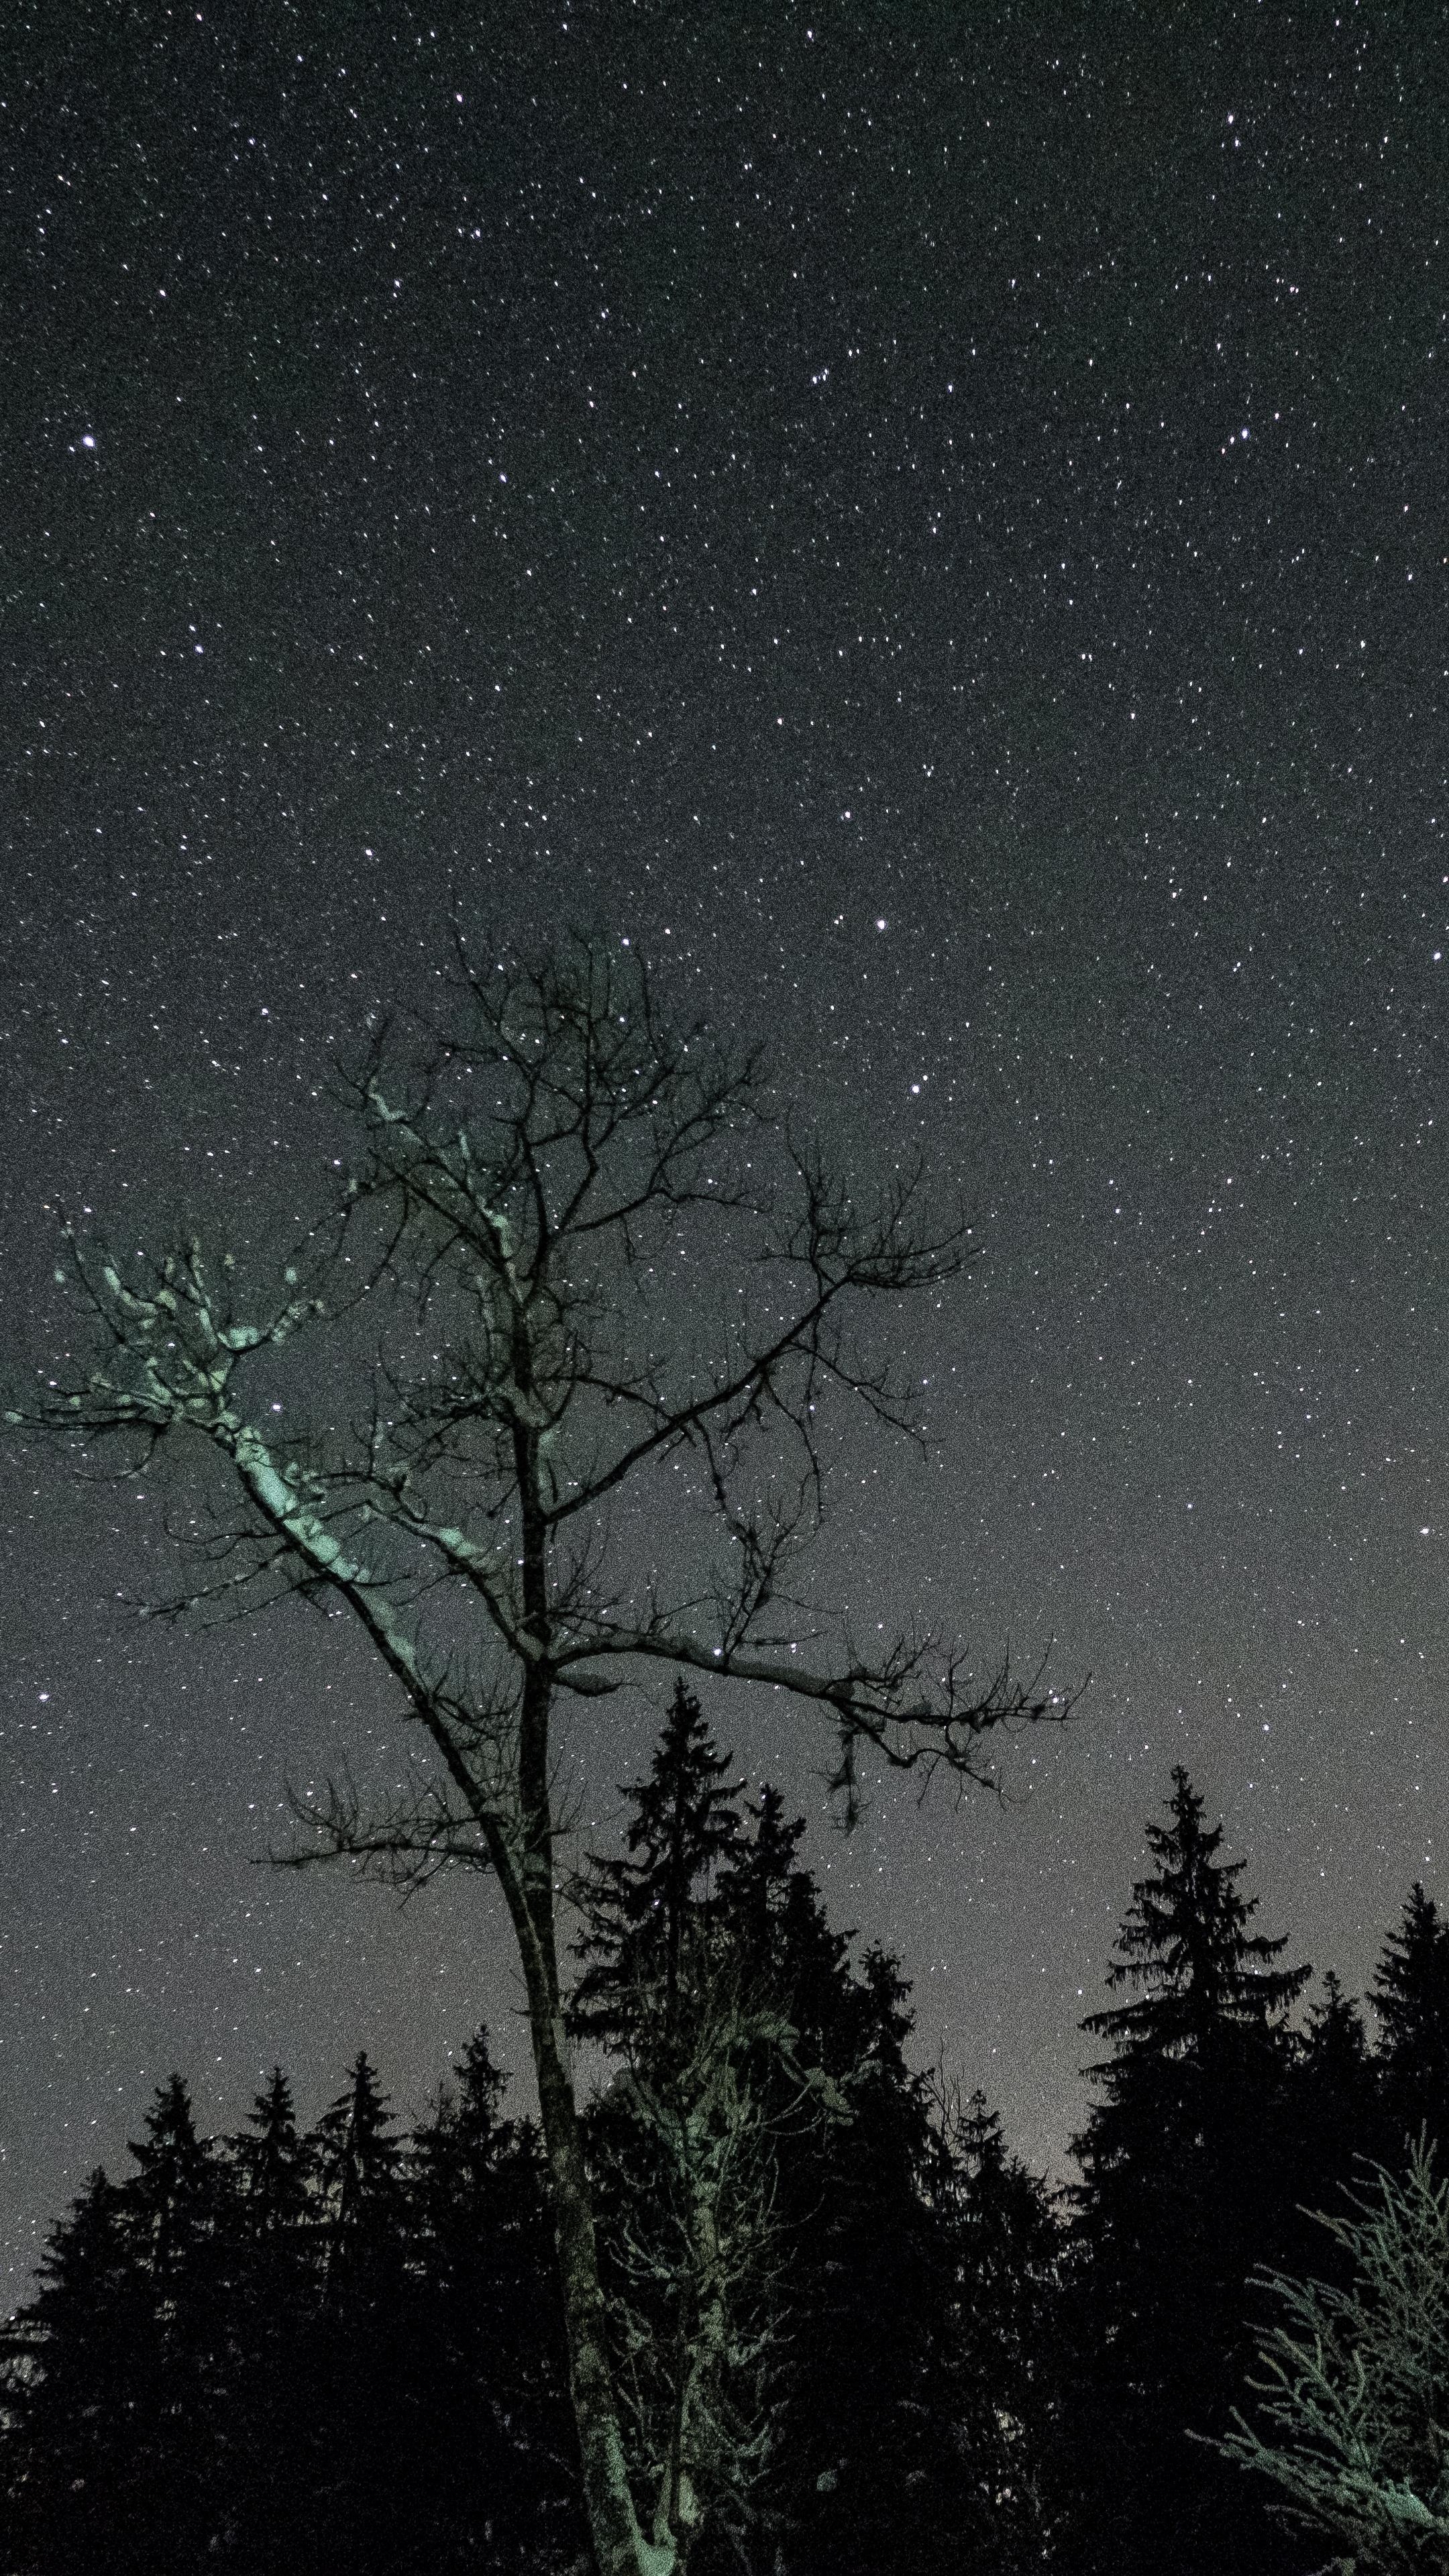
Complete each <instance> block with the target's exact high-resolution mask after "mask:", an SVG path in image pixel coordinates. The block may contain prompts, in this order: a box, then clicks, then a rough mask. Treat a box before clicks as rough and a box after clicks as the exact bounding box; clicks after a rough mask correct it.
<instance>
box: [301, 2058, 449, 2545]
mask: <svg viewBox="0 0 1449 2576" xmlns="http://www.w3.org/2000/svg"><path fill="white" fill-rule="evenodd" d="M310 2147H311V2152H312V2155H313V2157H314V2159H315V2167H316V2176H317V2183H316V2188H317V2194H318V2202H319V2208H320V2212H321V2219H320V2237H321V2245H322V2256H321V2270H322V2283H321V2296H320V2309H319V2314H318V2318H317V2323H316V2333H315V2342H314V2344H313V2368H314V2371H315V2374H316V2383H317V2388H318V2392H319V2403H318V2406H317V2410H316V2418H315V2420H316V2426H317V2453H318V2457H317V2467H316V2475H317V2495H318V2505H319V2508H320V2510H319V2517H318V2519H319V2545H320V2546H321V2547H323V2548H325V2550H326V2553H327V2560H330V2562H331V2563H333V2564H336V2563H337V2562H338V2561H339V2560H345V2559H349V2558H351V2559H356V2558H357V2557H358V2556H359V2555H360V2554H363V2553H366V2554H367V2555H368V2556H369V2557H370V2559H371V2561H372V2563H373V2564H378V2563H382V2564H385V2565H388V2566H390V2567H396V2568H398V2569H399V2570H401V2569H404V2568H407V2567H410V2566H411V2565H412V2563H413V2559H412V2556H411V2554H410V2553H411V2552H412V2551H413V2550H414V2549H415V2547H416V2546H417V2545H418V2543H419V2538H420V2535H419V2527H418V2517H417V2512H416V2501H415V2486H414V2481H415V2478H416V2473H417V2462H418V2457H419V2453H420V2450H421V2449H423V2448H424V2447H425V2446H424V2445H423V2444H422V2442H421V2440H420V2432H421V2427H420V2410H419V2391H418V2373H417V2369H416V2366H415V2365H416V2351H417V2344H416V2334H417V2320H416V2317H415V2315H414V2313H413V2310H414V2302H413V2299H412V2295H411V2289H412V2284H411V2281H410V2277H409V2271H408V2261H407V2257H408V2218H409V2211H408V2201H407V2191H406V2186H405V2178H404V2149H403V2142H402V2140H401V2139H400V2138H399V2137H398V2136H397V2134H396V2131H395V2126H394V2123H393V2120H392V2118H391V2115H390V2113H389V2111H388V2107H387V2097H386V2095H385V2094H384V2093H383V2091H382V2088H381V2086H380V2084H379V2082H378V2079H377V2075H376V2072H375V2071H374V2068H373V2066H372V2063H371V2061H370V2059H369V2058H368V2056H367V2053H366V2051H365V2050H362V2051H360V2052H359V2054H358V2056H357V2058H356V2060H355V2062H354V2064H353V2068H352V2073H351V2078H350V2081H349V2083H348V2085H347V2088H346V2090H345V2091H344V2092H343V2093H341V2094H339V2095H338V2097H337V2099H336V2101H335V2102H333V2103H332V2105H331V2106H330V2108H329V2109H328V2110H326V2111H325V2112H324V2113H323V2115H322V2117H321V2119H320V2120H319V2121H318V2123H317V2125H316V2128H315V2130H314V2131H313V2132H312V2137H311V2140H310ZM321 2563H326V2561H324V2560H320V2559H319V2564H321Z"/></svg>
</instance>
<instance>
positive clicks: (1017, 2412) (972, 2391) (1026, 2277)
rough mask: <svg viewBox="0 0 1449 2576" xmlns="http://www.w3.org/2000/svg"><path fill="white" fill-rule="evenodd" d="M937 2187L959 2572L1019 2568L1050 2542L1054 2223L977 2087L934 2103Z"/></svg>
mask: <svg viewBox="0 0 1449 2576" xmlns="http://www.w3.org/2000/svg"><path fill="white" fill-rule="evenodd" d="M942 2112H943V2117H942V2123H941V2129H942V2135H941V2150H942V2151H941V2155H940V2159H939V2164H938V2179H937V2186H936V2188H937V2193H938V2197H939V2199H940V2201H941V2203H942V2205H943V2206H944V2209H945V2211H946V2214H947V2217H948V2220H949V2235H950V2244H951V2254H952V2267H953V2276H954V2281H955V2288H956V2316H955V2336H954V2343H955V2351H954V2356H953V2358H954V2380H955V2403H954V2414H955V2424H954V2428H953V2429H954V2432H955V2438H956V2442H957V2445H958V2447H959V2450H960V2453H961V2457H962V2464H963V2468H964V2471H965V2475H966V2480H967V2483H968V2486H969V2503H968V2506H967V2509H966V2511H965V2512H964V2514H963V2516H962V2524H961V2541H962V2543H963V2544H964V2546H963V2547H962V2548H961V2552H960V2563H961V2564H962V2566H963V2568H969V2569H971V2570H973V2571H975V2570H977V2569H979V2570H980V2571H981V2576H1027V2571H1028V2570H1031V2569H1036V2568H1039V2567H1040V2566H1041V2565H1042V2564H1043V2561H1044V2559H1045V2557H1046V2555H1047V2547H1048V2541H1049V2536H1050V2535H1049V2525H1048V2510H1049V2508H1048V2502H1047V2494H1046V2484H1047V2461H1048V2458H1049V2455H1050V2449H1051V2443H1052V2438H1053V2431H1054V2418H1055V2414H1056V2409H1057V2404H1058V2386H1057V2372H1056V2368H1055V2358H1056V2356H1055V2349H1054V2346H1055V2335H1054V2328H1055V2304H1056V2297H1057V2274H1058V2265H1059V2260H1060V2254H1061V2228H1060V2224H1059V2221H1058V2216H1057V2209H1056V2205H1055V2202H1054V2199H1053V2196H1052V2194H1051V2193H1050V2192H1049V2191H1048V2190H1047V2188H1046V2187H1045V2185H1044V2184H1043V2183H1042V2182H1041V2181H1039V2180H1038V2178H1037V2177H1036V2175H1034V2174H1032V2173H1030V2172H1029V2171H1028V2170H1027V2168H1026V2166H1025V2165H1024V2164H1023V2163H1022V2162H1021V2160H1020V2158H1019V2157H1017V2156H1014V2155H1012V2154H1011V2153H1010V2151H1009V2149H1008V2147H1007V2145H1006V2140H1005V2138H1004V2136H1003V2134H1002V2126H1001V2119H1000V2115H999V2114H998V2113H997V2112H995V2111H993V2110H992V2109H991V2108H990V2107H989V2106H988V2104H987V2101H986V2097H985V2095H984V2094H982V2093H979V2092H978V2093H975V2094H973V2095H972V2097H971V2099H970V2101H969V2102H968V2103H967V2104H966V2105H965V2106H964V2108H958V2107H957V2106H956V2105H955V2104H954V2103H952V2102H951V2101H950V2100H949V2099H947V2100H945V2101H943V2104H942Z"/></svg>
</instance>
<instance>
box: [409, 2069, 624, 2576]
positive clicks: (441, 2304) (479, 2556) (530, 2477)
mask: <svg viewBox="0 0 1449 2576" xmlns="http://www.w3.org/2000/svg"><path fill="white" fill-rule="evenodd" d="M505 2091H506V2078H505V2077H504V2076H503V2075H502V2074H501V2073H500V2072H499V2070H498V2068H497V2067H496V2066H495V2065H494V2063H493V2058H492V2053H491V2051H490V2048H489V2044H488V2035H487V2032H486V2031H484V2030H480V2031H478V2032H477V2033H475V2035H474V2037H473V2038H472V2039H471V2040H470V2041H469V2043H468V2046H467V2048H466V2049H465V2050H464V2052H463V2055H462V2058H461V2061H460V2063H459V2065H458V2068H457V2071H456V2074H455V2076H454V2078H453V2080H452V2081H451V2082H450V2083H449V2084H448V2085H446V2086H444V2087H443V2089H442V2090H441V2092H440V2093H439V2094H438V2096H437V2098H436V2100H435V2101H434V2103H433V2105H432V2108H431V2111H430V2113H429V2116H428V2118H427V2119H426V2120H425V2121H424V2122H423V2124H422V2125H421V2127H420V2128H419V2129H418V2130H417V2132H416V2133H415V2135H414V2138H413V2141H412V2176H413V2181H412V2195H413V2206H414V2213H415V2222H416V2225H415V2236H414V2253H413V2260H414V2264H415V2266H416V2268H417V2273H418V2277H419V2282H420V2311H421V2315H422V2319H423V2324H424V2333H423V2337H422V2341H421V2344H420V2348H419V2351H418V2354H417V2362H418V2367H419V2372H420V2379H421V2388H420V2412H421V2416H422V2420H423V2422H424V2424H425V2426H426V2436H427V2443H428V2459H429V2463H430V2466H429V2474H428V2491H429V2496H430V2501H431V2506H432V2512H433V2515H434V2519H435V2531H434V2547H435V2548H436V2549H437V2550H438V2551H439V2552H440V2554H441V2557H442V2561H443V2563H444V2564H446V2565H448V2566H452V2565H454V2564H456V2565H458V2566H459V2567H460V2568H464V2567H466V2568H470V2569H471V2568H475V2567H479V2566H486V2567H489V2568H497V2569H500V2570H503V2569H509V2570H514V2571H518V2576H522V2571H525V2570H533V2569H538V2570H544V2569H550V2570H552V2569H564V2568H567V2567H572V2566H574V2565H575V2564H578V2565H582V2564H583V2563H584V2562H585V2559H586V2555H587V2535H586V2530H585V2525H584V2521H583V2515H582V2509H581V2498H580V2492H579V2476H578V2447H577V2439H576V2435H575V2430H574V2423H573V2417H572V2413H571V2411H570V2408H569V2403H568V2356H567V2348H566V2341H565V2335H564V2319H563V2309H562V2302H561V2299H560V2294H559V2286H558V2272H557V2266H556V2264H555V2262H554V2259H553V2248H552V2245H551V2242H550V2238H549V2227H548V2208H547V2196H546V2190H545V2183H544V2168H543V2160H542V2157H541V2154H540V2152H539V2145H538V2139H537V2134H536V2132H535V2131H534V2129H533V2128H532V2126H531V2124H529V2123H528V2122H526V2121H518V2120H511V2119H507V2118H505V2117H504V2115H503V2099H504V2094H505Z"/></svg>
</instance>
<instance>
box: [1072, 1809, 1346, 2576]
mask: <svg viewBox="0 0 1449 2576" xmlns="http://www.w3.org/2000/svg"><path fill="white" fill-rule="evenodd" d="M1203 1817H1204V1802H1203V1800H1202V1798H1201V1796H1200V1795H1199V1794H1198V1792H1197V1791H1196V1790H1195V1789H1194V1788H1193V1786H1192V1783H1191V1781H1190V1780H1189V1778H1188V1775H1187V1773H1186V1771H1184V1770H1182V1769H1180V1768H1179V1769H1178V1770H1176V1771H1174V1773H1173V1786H1172V1796H1171V1799H1170V1801H1169V1809H1168V1821H1167V1822H1166V1823H1165V1824H1158V1823H1152V1824H1149V1825H1148V1827H1147V1840H1148V1846H1149V1849H1150V1852H1151V1855H1152V1860H1153V1863H1154V1867H1153V1868H1152V1870H1151V1872H1150V1873H1149V1875H1148V1876H1147V1877H1145V1878H1143V1879H1141V1880H1139V1881H1138V1882H1137V1884H1136V1885H1135V1887H1134V1888H1133V1892H1132V1900H1133V1901H1132V1907H1131V1910H1130V1912H1129V1914H1128V1916H1127V1919H1126V1921H1125V1922H1124V1924H1123V1927H1122V1930H1121V1933H1120V1935H1119V1939H1118V1945H1117V1954H1116V1957H1115V1959H1114V1961H1113V1963H1112V1965H1111V1967H1110V1969H1109V1972H1108V1985H1109V1987H1110V1988H1112V1989H1113V1990H1115V1991H1117V1992H1119V1993H1122V1992H1124V1990H1125V1991H1126V1997H1127V1999H1126V2000H1124V2001H1123V2002H1121V2003H1118V2004H1114V2005H1111V2006H1109V2007H1108V2008H1107V2009H1106V2010H1104V2011H1102V2012H1098V2013H1092V2014H1090V2015H1089V2016H1088V2017H1087V2019H1086V2021H1085V2022H1084V2024H1083V2027H1084V2029H1086V2030H1087V2031H1089V2032H1090V2033H1091V2034H1092V2035H1093V2036H1094V2037H1102V2038H1105V2039H1108V2040H1110V2041H1111V2042H1112V2043H1113V2051H1112V2054H1111V2056H1110V2057H1108V2058H1106V2059H1105V2060H1103V2061H1101V2062H1099V2063H1098V2064H1096V2065H1094V2066H1093V2067H1092V2068H1091V2069H1090V2070H1089V2072H1090V2074H1091V2076H1092V2078H1093V2079H1094V2081H1095V2082H1096V2083H1097V2085H1098V2086H1099V2087H1100V2089H1101V2094H1102V2098H1101V2099H1100V2100H1099V2101H1098V2102H1097V2103H1095V2104H1094V2105H1093V2107H1092V2110H1091V2112H1090V2113H1089V2116H1088V2119H1087V2123H1086V2126H1085V2127H1084V2129H1083V2130H1082V2131H1081V2133H1080V2135H1079V2136H1078V2137H1077V2138H1076V2139H1075V2140H1074V2142H1073V2145H1074V2152H1075V2153H1076V2156H1077V2158H1078V2160H1079V2162H1080V2165H1081V2169H1082V2177H1083V2179H1082V2183H1081V2186H1080V2189H1079V2190H1078V2192H1077V2195H1076V2201H1077V2215H1076V2222H1075V2227H1074V2239H1075V2242H1074V2249H1073V2254H1074V2263H1073V2273H1072V2283H1073V2287H1072V2296H1071V2300H1070V2303H1069V2310H1068V2314H1069V2316H1070V2319H1071V2323H1072V2328H1073V2347H1074V2355H1073V2357H1074V2380H1075V2384H1074V2385H1073V2386H1072V2388H1071V2390H1070V2393H1069V2401H1068V2403H1069V2414H1070V2418H1071V2429H1070V2431H1069V2432H1068V2434H1067V2436H1066V2451H1065V2456H1066V2460H1067V2463H1068V2464H1069V2465H1068V2480H1067V2485H1068V2492H1067V2494H1066V2496H1065V2497H1064V2498H1062V2499H1061V2503H1062V2519H1063V2524H1064V2528H1065V2530H1066V2532H1067V2534H1068V2537H1067V2538H1066V2540H1065V2543H1064V2549H1065V2560H1066V2564H1067V2565H1068V2566H1069V2567H1070V2568H1071V2569H1072V2570H1073V2571H1074V2576H1109V2571H1110V2576H1158V2571H1160V2569H1161V2568H1162V2567H1163V2566H1164V2565H1170V2566H1172V2567H1173V2568H1174V2570H1176V2571H1178V2576H1199V2571H1201V2572H1202V2576H1207V2571H1208V2570H1217V2569H1218V2568H1220V2567H1221V2566H1222V2565H1224V2564H1225V2563H1226V2564H1230V2565H1232V2566H1233V2567H1234V2568H1235V2569H1236V2570H1239V2571H1242V2576H1249V2571H1253V2570H1257V2569H1262V2570H1263V2571H1264V2576H1266V2571H1267V2570H1269V2569H1270V2568H1271V2569H1273V2570H1274V2571H1278V2570H1281V2568H1282V2566H1283V2563H1284V2562H1283V2556H1282V2550H1283V2543H1282V2540H1281V2536H1279V2535H1276V2534H1274V2533H1272V2532H1271V2530H1270V2527H1269V2526H1268V2524H1267V2521H1266V2518H1265V2517H1264V2515H1263V2514H1262V2513H1261V2511H1260V2510H1259V2508H1258V2506H1257V2503H1256V2500H1255V2499H1251V2498H1249V2497H1248V2496H1247V2495H1246V2493H1245V2489H1246V2482H1245V2481H1242V2480H1234V2479H1231V2478H1230V2477H1229V2476H1228V2475H1227V2474H1226V2471H1225V2466H1224V2463H1223V2462H1222V2461H1221V2460H1220V2459H1219V2458H1218V2456H1217V2455H1216V2454H1215V2453H1214V2452H1212V2451H1210V2450H1208V2449H1206V2448H1205V2447H1203V2445H1202V2444H1201V2443H1200V2442H1197V2441H1195V2440H1194V2439H1193V2436H1194V2435H1216V2434H1218V2433H1221V2432H1222V2431H1223V2430H1225V2429H1226V2425H1227V2422H1228V2418H1229V2410H1230V2408H1231V2405H1232V2402H1233V2398H1234V2395H1235V2393H1236V2390H1237V2388H1238V2386H1239V2384H1240V2381H1241V2373H1242V2364H1243V2359H1244V2356H1245V2354H1246V2352H1247V2350H1248V2349H1250V2339H1249V2337H1248V2333H1247V2319H1248V2315H1249V2311H1250V2308H1251V2306H1252V2292H1251V2288H1250V2275H1251V2274H1252V2273H1253V2271H1254V2268H1255V2266H1257V2265H1259V2264H1263V2263H1269V2262H1272V2261H1274V2260H1276V2258H1277V2254H1278V2249H1279V2246H1280V2244H1281V2242H1282V2241H1283V2233H1284V2228H1285V2225H1286V2222H1287V2217H1288V2213H1289V2212H1290V2211H1291V2208H1292V2204H1293V2200H1294V2198H1295V2189H1294V2178H1293V2174H1292V2170H1291V2160H1290V2154H1289V2140H1290V2135H1291V2122H1290V2120H1289V2118H1288V2087H1289V2080H1290V2071H1291V2065H1292V2059H1293V2055H1294V2049H1293V2043H1292V2040H1291V2036H1290V2034H1289V2030H1288V2025H1287V2016H1288V2013H1289V2010H1290V2007H1291V2006H1292V2004H1293V2002H1294V2000H1295V1998H1296V1997H1297V1996H1298V1995H1299V1993H1300V1992H1301V1990H1302V1988H1303V1986H1304V1984H1305V1982H1306V1980H1307V1978H1308V1976H1309V1974H1310V1971H1309V1970H1308V1969H1307V1968H1284V1967H1279V1966H1278V1965H1277V1964H1276V1962H1277V1961H1278V1959H1279V1957H1280V1956H1281V1953H1282V1951H1283V1949H1284V1947H1285V1941H1286V1936H1285V1937H1284V1938H1279V1939H1269V1938H1268V1937H1266V1936H1265V1935H1264V1934H1262V1933H1261V1932H1256V1931H1254V1930H1253V1929H1252V1928H1251V1925H1252V1918H1253V1916H1254V1914H1255V1913H1256V1911H1257V1900H1256V1899H1255V1898H1248V1899H1245V1898H1244V1897H1243V1896H1242V1895H1241V1893H1240V1892H1239V1888H1238V1880H1239V1878H1240V1877H1241V1875H1242V1872H1243V1869H1244V1867H1245V1864H1244V1863H1243V1862H1242V1861H1224V1860H1222V1859H1220V1858H1219V1856H1218V1855H1219V1852H1220V1850H1221V1846H1222V1840H1223V1829H1222V1827H1221V1826H1217V1827H1214V1828H1212V1829H1209V1828H1208V1827H1207V1826H1206V1825H1205V1824H1204V1821H1203Z"/></svg>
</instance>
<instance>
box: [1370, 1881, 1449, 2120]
mask: <svg viewBox="0 0 1449 2576" xmlns="http://www.w3.org/2000/svg"><path fill="white" fill-rule="evenodd" d="M1369 2000H1370V2001H1371V2003H1372V2005H1373V2008H1374V2013H1375V2016H1376V2018H1377V2021H1378V2025H1379V2045H1378V2050H1377V2062H1378V2070H1379V2076H1380V2083H1381V2089H1382V2094H1383V2103H1384V2112H1385V2116H1386V2120H1387V2122H1388V2128H1389V2139H1388V2153H1389V2155H1390V2156H1391V2157H1392V2158H1393V2159H1394V2161H1395V2162H1397V2163H1403V2162H1405V2161H1406V2141H1407V2139H1409V2138H1410V2137H1412V2136H1415V2135H1417V2133H1418V2131H1419V2129H1420V2128H1421V2127H1423V2128H1426V2129H1427V2130H1428V2133H1429V2135H1430V2137H1431V2138H1434V2139H1438V2140H1440V2141H1441V2142H1443V2143H1445V2144H1449V1924H1446V1923H1444V1922H1442V1921H1441V1919H1440V1915H1439V1909H1438V1906H1437V1905H1436V1904H1435V1902H1434V1899H1433V1897H1432V1896H1426V1895H1425V1893H1424V1890H1423V1888H1422V1887H1421V1886H1420V1885H1419V1884H1418V1882H1417V1881H1416V1882H1415V1884H1414V1886H1413V1887H1412V1888H1411V1889H1410V1891H1409V1895H1408V1899H1407V1902H1406V1903H1405V1906H1404V1912H1403V1919H1402V1921H1401V1922H1400V1924H1399V1927H1398V1929H1397V1931H1395V1932H1391V1933H1390V1935H1389V1937H1388V1940H1387V1941H1386V1942H1385V1944H1384V1951H1383V1956H1382V1958H1381V1959H1380V1961H1379V1965H1378V1971H1377V1974H1376V1975H1375V1978H1374V1982H1373V1985H1372V1987H1371V1988H1370V1992H1369Z"/></svg>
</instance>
